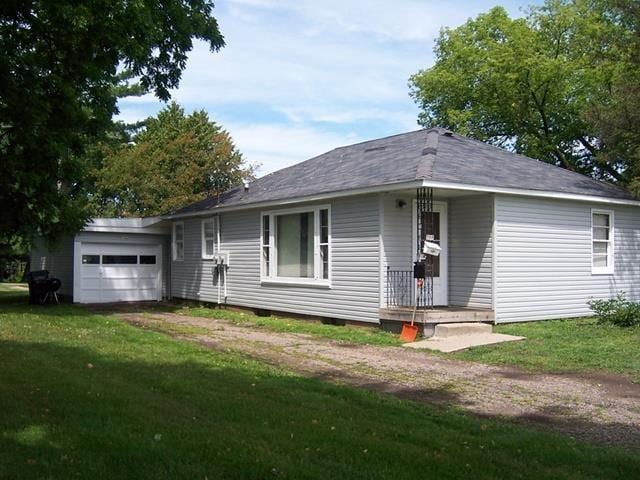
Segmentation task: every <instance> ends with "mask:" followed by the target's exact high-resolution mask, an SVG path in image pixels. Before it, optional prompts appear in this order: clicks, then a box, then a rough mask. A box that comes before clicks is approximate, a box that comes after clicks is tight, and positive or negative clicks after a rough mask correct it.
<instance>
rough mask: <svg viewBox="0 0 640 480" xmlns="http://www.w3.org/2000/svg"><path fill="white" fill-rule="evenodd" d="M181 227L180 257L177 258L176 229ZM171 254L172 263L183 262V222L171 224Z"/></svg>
mask: <svg viewBox="0 0 640 480" xmlns="http://www.w3.org/2000/svg"><path fill="white" fill-rule="evenodd" d="M178 225H179V226H181V227H182V255H181V256H180V257H178V241H177V240H176V229H177V227H178ZM171 252H172V258H173V261H174V262H182V261H184V222H173V228H172V229H171Z"/></svg>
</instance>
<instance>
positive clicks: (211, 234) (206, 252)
mask: <svg viewBox="0 0 640 480" xmlns="http://www.w3.org/2000/svg"><path fill="white" fill-rule="evenodd" d="M219 243H220V217H213V218H207V219H205V220H202V258H204V259H209V260H210V259H212V258H213V255H214V253H215V252H216V251H217V250H219V248H220V245H219Z"/></svg>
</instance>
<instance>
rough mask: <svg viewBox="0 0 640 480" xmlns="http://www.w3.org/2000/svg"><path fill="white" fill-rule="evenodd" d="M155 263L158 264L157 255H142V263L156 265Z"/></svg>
mask: <svg viewBox="0 0 640 480" xmlns="http://www.w3.org/2000/svg"><path fill="white" fill-rule="evenodd" d="M155 264H156V256H155V255H140V265H155Z"/></svg>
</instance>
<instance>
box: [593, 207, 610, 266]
mask: <svg viewBox="0 0 640 480" xmlns="http://www.w3.org/2000/svg"><path fill="white" fill-rule="evenodd" d="M594 214H598V215H608V216H609V239H608V240H596V239H595V238H593V215H594ZM590 224H591V232H590V235H591V273H592V274H593V275H612V274H613V273H614V271H615V255H614V250H615V220H614V212H613V210H602V209H599V208H592V209H591V221H590ZM594 242H607V243H608V248H607V266H606V267H596V266H595V265H594V262H593V254H594V252H593V243H594Z"/></svg>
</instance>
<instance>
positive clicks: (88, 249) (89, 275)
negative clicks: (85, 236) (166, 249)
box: [76, 242, 162, 303]
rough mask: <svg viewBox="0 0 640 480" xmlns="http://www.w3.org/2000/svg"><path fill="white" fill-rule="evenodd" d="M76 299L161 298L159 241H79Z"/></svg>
mask: <svg viewBox="0 0 640 480" xmlns="http://www.w3.org/2000/svg"><path fill="white" fill-rule="evenodd" d="M80 251H81V255H80V259H79V261H80V268H79V270H80V276H79V277H80V278H79V280H80V281H79V283H77V284H76V285H77V287H78V289H79V292H77V293H79V295H77V299H76V301H78V302H80V303H103V302H135V301H142V300H161V299H162V274H161V272H162V247H161V246H160V245H140V244H115V245H114V244H105V243H84V242H83V243H82V245H81V247H80Z"/></svg>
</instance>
